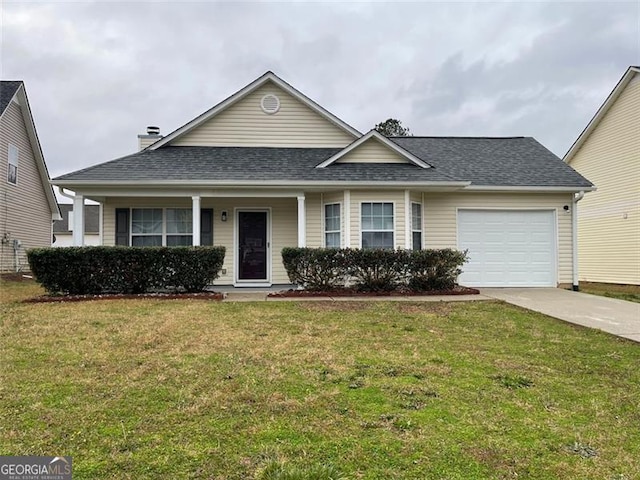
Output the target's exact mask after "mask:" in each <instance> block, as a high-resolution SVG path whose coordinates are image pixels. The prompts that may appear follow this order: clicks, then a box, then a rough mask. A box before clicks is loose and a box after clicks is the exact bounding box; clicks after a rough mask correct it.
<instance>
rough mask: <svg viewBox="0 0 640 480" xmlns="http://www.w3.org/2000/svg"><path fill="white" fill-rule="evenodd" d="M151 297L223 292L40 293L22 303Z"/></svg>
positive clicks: (203, 297)
mask: <svg viewBox="0 0 640 480" xmlns="http://www.w3.org/2000/svg"><path fill="white" fill-rule="evenodd" d="M143 298H144V299H153V300H185V299H196V300H215V301H220V300H222V299H223V298H224V294H222V293H216V292H200V293H140V294H122V293H113V294H110V293H106V294H102V295H41V296H39V297H34V298H28V299H26V300H23V301H22V303H53V302H86V301H92V300H123V299H143Z"/></svg>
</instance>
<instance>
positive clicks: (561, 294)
mask: <svg viewBox="0 0 640 480" xmlns="http://www.w3.org/2000/svg"><path fill="white" fill-rule="evenodd" d="M480 293H481V294H482V295H483V296H487V297H490V298H495V299H497V300H503V301H505V302H507V303H511V304H513V305H518V306H519V307H524V308H528V309H529V310H534V311H536V312H540V313H544V314H545V315H549V316H551V317H555V318H559V319H560V320H564V321H567V322H571V323H575V324H577V325H583V326H585V327H590V328H597V329H600V330H604V331H605V332H609V333H612V334H614V335H617V336H619V337H624V338H628V339H631V340H634V341H636V342H640V303H634V302H627V301H626V300H618V299H615V298H607V297H601V296H598V295H589V294H587V293H580V292H572V291H570V290H563V289H560V288H481V289H480Z"/></svg>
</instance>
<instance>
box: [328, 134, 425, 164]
mask: <svg viewBox="0 0 640 480" xmlns="http://www.w3.org/2000/svg"><path fill="white" fill-rule="evenodd" d="M334 163H335V164H339V163H405V164H412V165H416V166H417V167H421V168H430V167H431V165H429V164H428V163H426V162H424V161H423V160H421V159H420V158H418V157H416V156H415V155H413V154H412V153H410V152H409V151H407V150H405V149H404V148H402V147H400V146H399V145H397V144H395V143H394V142H392V141H391V140H389V139H388V138H386V137H385V136H383V135H381V134H380V133H378V132H377V131H375V130H371V131H370V132H368V133H367V134H366V135H364V136H362V137H360V138H359V139H358V140H356V141H355V142H353V143H352V144H351V145H349V146H348V147H346V148H344V149H343V150H341V151H339V152H338V153H336V154H335V155H334V156H332V157H331V158H329V159H327V160H325V161H324V162H322V163H321V164H320V165H318V166H317V167H316V168H326V167H328V166H329V165H332V164H334Z"/></svg>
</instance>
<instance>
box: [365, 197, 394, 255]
mask: <svg viewBox="0 0 640 480" xmlns="http://www.w3.org/2000/svg"><path fill="white" fill-rule="evenodd" d="M360 229H361V233H362V248H387V249H393V245H394V241H393V203H390V202H365V203H362V204H361V217H360Z"/></svg>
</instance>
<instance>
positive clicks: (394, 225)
mask: <svg viewBox="0 0 640 480" xmlns="http://www.w3.org/2000/svg"><path fill="white" fill-rule="evenodd" d="M363 203H383V204H384V203H390V204H391V205H392V206H393V230H366V232H391V234H392V238H393V240H392V246H391V248H392V249H393V250H395V249H396V228H397V221H398V219H397V215H396V212H397V209H396V202H395V201H393V200H392V201H389V200H361V201H360V210H359V212H358V222H359V227H358V230H359V235H360V248H362V232H363V230H362V204H363Z"/></svg>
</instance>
